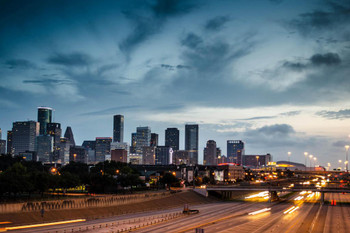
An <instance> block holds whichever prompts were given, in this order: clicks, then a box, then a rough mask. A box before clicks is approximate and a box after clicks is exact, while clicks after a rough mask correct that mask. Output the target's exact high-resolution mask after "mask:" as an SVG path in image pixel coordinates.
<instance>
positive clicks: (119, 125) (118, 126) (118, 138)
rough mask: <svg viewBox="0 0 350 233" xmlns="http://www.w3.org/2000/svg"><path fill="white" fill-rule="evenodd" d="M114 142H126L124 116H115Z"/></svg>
mask: <svg viewBox="0 0 350 233" xmlns="http://www.w3.org/2000/svg"><path fill="white" fill-rule="evenodd" d="M113 142H124V116H123V115H115V116H114V117H113Z"/></svg>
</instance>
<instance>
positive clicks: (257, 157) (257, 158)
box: [255, 156, 259, 170]
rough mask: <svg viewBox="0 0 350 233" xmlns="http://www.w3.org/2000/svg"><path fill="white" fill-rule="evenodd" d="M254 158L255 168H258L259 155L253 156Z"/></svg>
mask: <svg viewBox="0 0 350 233" xmlns="http://www.w3.org/2000/svg"><path fill="white" fill-rule="evenodd" d="M255 158H256V169H257V170H258V166H259V156H255Z"/></svg>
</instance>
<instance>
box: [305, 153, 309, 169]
mask: <svg viewBox="0 0 350 233" xmlns="http://www.w3.org/2000/svg"><path fill="white" fill-rule="evenodd" d="M308 154H309V153H307V152H304V155H305V171H306V167H307V165H306V160H307V155H308Z"/></svg>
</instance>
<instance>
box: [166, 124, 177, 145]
mask: <svg viewBox="0 0 350 233" xmlns="http://www.w3.org/2000/svg"><path fill="white" fill-rule="evenodd" d="M179 144H180V131H179V130H178V129H177V128H167V129H166V130H165V146H169V147H172V148H173V150H179V149H180V147H179Z"/></svg>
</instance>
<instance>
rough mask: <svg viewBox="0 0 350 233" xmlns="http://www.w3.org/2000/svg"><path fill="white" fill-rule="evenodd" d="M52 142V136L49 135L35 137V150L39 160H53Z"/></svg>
mask: <svg viewBox="0 0 350 233" xmlns="http://www.w3.org/2000/svg"><path fill="white" fill-rule="evenodd" d="M53 144H54V142H53V137H52V136H50V135H39V136H37V137H36V148H35V151H36V153H37V157H38V159H39V161H40V162H52V161H53V158H52V155H53Z"/></svg>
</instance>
